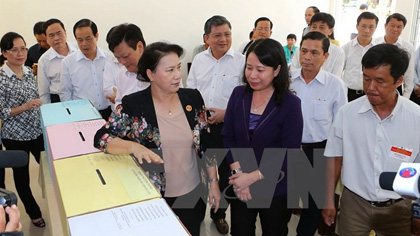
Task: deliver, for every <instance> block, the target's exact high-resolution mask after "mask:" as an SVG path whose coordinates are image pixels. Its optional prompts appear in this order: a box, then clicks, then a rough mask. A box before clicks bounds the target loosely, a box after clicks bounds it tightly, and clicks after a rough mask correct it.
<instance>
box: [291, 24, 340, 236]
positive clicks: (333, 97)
mask: <svg viewBox="0 0 420 236" xmlns="http://www.w3.org/2000/svg"><path fill="white" fill-rule="evenodd" d="M329 46H330V41H329V39H328V38H327V37H326V36H325V35H324V34H322V33H320V32H309V33H307V34H306V35H305V36H303V38H302V43H301V46H300V51H299V55H298V56H299V57H300V60H299V61H300V63H301V65H302V68H301V69H296V70H293V71H292V72H291V83H290V89H291V90H292V91H294V92H295V93H296V96H298V97H299V98H300V99H301V101H302V114H303V123H304V126H303V136H302V149H303V151H304V152H305V154H306V156H307V157H308V159H309V161H310V162H311V164H313V163H314V160H313V150H314V149H315V148H325V144H326V142H327V137H328V132H329V130H330V127H331V125H332V122H333V120H334V118H335V116H336V114H337V111H338V109H339V108H340V107H341V106H343V105H344V104H346V103H347V88H346V86H345V84H344V83H343V81H342V80H341V79H340V78H338V77H337V76H335V75H333V74H331V73H329V72H326V71H324V70H323V69H321V67H322V65H323V64H324V62H325V61H326V60H327V58H328V56H329V55H328V47H329ZM322 207H323V206H322V205H317V204H316V203H315V202H314V200H313V197H312V196H311V197H310V198H309V206H308V208H306V209H303V211H302V214H301V216H300V220H299V224H298V226H297V228H296V232H297V235H298V236H301V235H314V234H315V231H316V229H317V228H318V225H319V222H320V221H321V210H320V209H321V208H322Z"/></svg>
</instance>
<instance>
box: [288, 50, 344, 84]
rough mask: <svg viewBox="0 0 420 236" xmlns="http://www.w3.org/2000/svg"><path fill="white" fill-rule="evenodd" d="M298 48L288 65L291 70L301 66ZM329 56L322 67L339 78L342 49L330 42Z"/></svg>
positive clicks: (341, 70) (341, 69)
mask: <svg viewBox="0 0 420 236" xmlns="http://www.w3.org/2000/svg"><path fill="white" fill-rule="evenodd" d="M299 49H300V48H298V49H296V51H295V56H294V57H293V60H292V64H291V65H290V69H291V70H295V69H299V68H301V65H300V61H299V52H300V50H299ZM328 52H329V54H330V55H329V56H328V58H327V60H326V61H325V62H324V65H323V66H322V69H323V70H325V71H327V72H330V73H331V74H333V75H335V76H337V77H339V78H341V74H342V73H343V68H344V58H345V55H344V51H343V49H341V48H340V47H338V46H336V45H335V44H332V43H330V47H329V49H328Z"/></svg>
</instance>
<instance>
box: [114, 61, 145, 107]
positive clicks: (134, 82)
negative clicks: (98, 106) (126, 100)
mask: <svg viewBox="0 0 420 236" xmlns="http://www.w3.org/2000/svg"><path fill="white" fill-rule="evenodd" d="M115 85H116V86H117V97H116V98H115V106H118V104H121V100H122V98H123V97H124V96H126V95H129V94H132V93H135V92H138V91H142V90H144V89H146V88H148V87H149V86H150V82H143V81H140V80H138V79H137V74H136V73H133V72H130V71H128V70H127V68H125V66H123V67H121V69H120V70H119V71H118V77H117V80H116V84H115Z"/></svg>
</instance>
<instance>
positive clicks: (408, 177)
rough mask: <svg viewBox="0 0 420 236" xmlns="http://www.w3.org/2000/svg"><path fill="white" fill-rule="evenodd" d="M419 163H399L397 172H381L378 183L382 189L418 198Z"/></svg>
mask: <svg viewBox="0 0 420 236" xmlns="http://www.w3.org/2000/svg"><path fill="white" fill-rule="evenodd" d="M419 175H420V163H405V162H403V163H401V165H400V168H399V169H398V172H382V173H381V175H380V176H379V185H380V187H381V188H382V189H385V190H390V191H394V192H396V193H398V194H399V195H401V196H402V197H404V198H409V199H417V198H420V192H419V190H420V181H419Z"/></svg>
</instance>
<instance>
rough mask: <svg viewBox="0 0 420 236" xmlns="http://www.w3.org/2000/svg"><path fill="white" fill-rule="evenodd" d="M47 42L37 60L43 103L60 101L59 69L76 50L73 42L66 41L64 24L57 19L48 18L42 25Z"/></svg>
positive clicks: (39, 86) (39, 90) (38, 79)
mask: <svg viewBox="0 0 420 236" xmlns="http://www.w3.org/2000/svg"><path fill="white" fill-rule="evenodd" d="M43 27H44V33H45V35H46V37H47V42H48V44H49V45H50V46H51V47H50V49H48V50H47V51H46V52H45V53H44V54H43V55H42V56H41V57H40V58H39V61H38V75H37V81H38V92H39V97H40V99H41V100H42V102H43V103H44V104H46V103H51V102H60V98H59V96H58V93H59V92H60V70H61V62H62V61H63V59H64V58H65V57H66V56H67V55H69V54H71V53H73V52H75V51H77V45H76V44H75V43H70V42H67V33H66V30H65V28H64V24H63V23H62V22H61V21H60V20H58V19H54V18H53V19H49V20H47V21H46V22H45V23H44V25H43Z"/></svg>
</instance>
